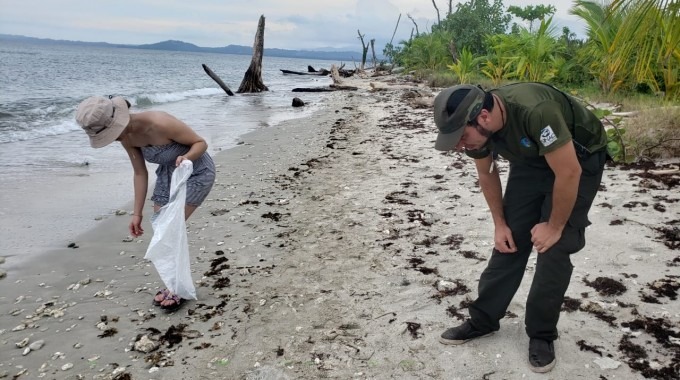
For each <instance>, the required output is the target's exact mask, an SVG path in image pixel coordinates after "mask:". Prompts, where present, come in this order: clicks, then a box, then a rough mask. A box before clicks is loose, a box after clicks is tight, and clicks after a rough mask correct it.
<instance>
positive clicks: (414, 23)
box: [406, 13, 420, 37]
mask: <svg viewBox="0 0 680 380" xmlns="http://www.w3.org/2000/svg"><path fill="white" fill-rule="evenodd" d="M406 16H407V17H408V18H409V19H410V20H411V21H412V22H413V25H415V27H416V37H418V36H419V35H420V32H419V31H418V24H416V20H414V19H413V17H411V15H410V14H408V13H407V14H406Z"/></svg>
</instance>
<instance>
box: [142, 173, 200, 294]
mask: <svg viewBox="0 0 680 380" xmlns="http://www.w3.org/2000/svg"><path fill="white" fill-rule="evenodd" d="M193 171H194V169H193V163H192V162H191V161H189V160H184V161H182V163H181V164H180V165H179V167H177V168H176V169H175V170H174V171H173V173H172V180H171V181H170V199H169V200H168V203H167V204H166V205H165V206H163V207H161V209H160V210H158V212H157V213H155V214H154V216H153V218H151V227H153V238H152V239H151V243H149V248H148V249H147V250H146V255H145V256H144V258H145V259H147V260H150V261H151V262H152V263H153V265H154V266H155V267H156V270H157V271H158V274H159V275H160V276H161V280H163V283H165V287H166V288H168V290H170V291H171V292H172V293H174V294H177V295H178V296H180V297H182V298H184V299H196V288H194V283H193V281H192V280H191V267H190V265H191V261H190V259H189V244H188V242H187V230H186V223H185V221H184V205H185V203H186V193H187V179H189V176H190V175H191V173H192V172H193Z"/></svg>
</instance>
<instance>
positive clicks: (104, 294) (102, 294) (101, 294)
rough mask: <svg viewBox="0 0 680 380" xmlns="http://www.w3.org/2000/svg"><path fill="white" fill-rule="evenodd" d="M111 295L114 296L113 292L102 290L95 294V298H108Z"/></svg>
mask: <svg viewBox="0 0 680 380" xmlns="http://www.w3.org/2000/svg"><path fill="white" fill-rule="evenodd" d="M111 294H113V292H112V291H110V290H100V291H98V292H96V293H95V294H94V296H95V297H102V298H108V297H109V296H110V295H111Z"/></svg>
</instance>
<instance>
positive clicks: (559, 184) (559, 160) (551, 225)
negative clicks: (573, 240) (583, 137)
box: [531, 142, 581, 253]
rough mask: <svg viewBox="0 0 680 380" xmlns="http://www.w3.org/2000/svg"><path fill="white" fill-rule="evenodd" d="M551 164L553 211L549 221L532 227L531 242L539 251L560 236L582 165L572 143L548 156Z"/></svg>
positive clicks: (543, 249) (574, 193)
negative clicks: (553, 176) (553, 177)
mask: <svg viewBox="0 0 680 380" xmlns="http://www.w3.org/2000/svg"><path fill="white" fill-rule="evenodd" d="M545 159H546V161H548V165H549V166H550V168H551V169H552V171H553V173H555V183H554V185H553V195H552V211H551V212H550V219H548V221H547V222H544V223H539V224H537V225H536V226H534V228H532V230H531V236H532V238H531V241H532V242H533V243H534V246H535V247H536V249H537V250H538V252H539V253H543V252H545V251H546V250H548V249H549V248H550V247H552V246H553V245H554V244H555V243H557V241H558V240H560V237H562V230H563V229H564V226H565V225H566V224H567V221H568V220H569V216H570V215H571V211H572V210H573V209H574V204H575V203H576V196H577V195H578V184H579V181H580V178H581V164H579V162H578V158H577V157H576V151H575V150H574V145H573V144H572V143H571V142H569V143H567V144H564V145H562V146H561V147H559V148H557V149H555V150H554V151H552V152H549V153H546V155H545Z"/></svg>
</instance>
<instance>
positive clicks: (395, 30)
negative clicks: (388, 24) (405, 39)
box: [390, 13, 401, 45]
mask: <svg viewBox="0 0 680 380" xmlns="http://www.w3.org/2000/svg"><path fill="white" fill-rule="evenodd" d="M399 21H401V13H399V18H397V25H395V26H394V32H392V38H390V45H392V41H394V36H395V35H396V34H397V28H399Z"/></svg>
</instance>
